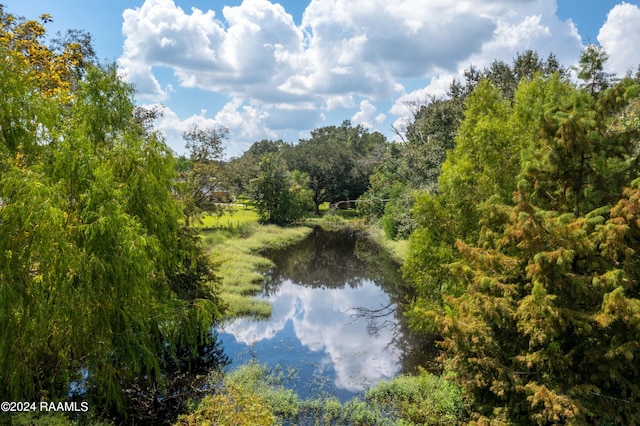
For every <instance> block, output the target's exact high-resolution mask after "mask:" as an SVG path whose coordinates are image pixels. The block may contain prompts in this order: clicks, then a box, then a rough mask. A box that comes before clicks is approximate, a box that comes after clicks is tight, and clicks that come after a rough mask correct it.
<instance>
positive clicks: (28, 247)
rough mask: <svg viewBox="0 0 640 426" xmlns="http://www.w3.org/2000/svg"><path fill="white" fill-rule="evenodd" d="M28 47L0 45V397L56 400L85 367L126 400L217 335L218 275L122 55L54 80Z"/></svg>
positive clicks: (114, 396) (110, 394)
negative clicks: (147, 123)
mask: <svg viewBox="0 0 640 426" xmlns="http://www.w3.org/2000/svg"><path fill="white" fill-rule="evenodd" d="M3 19H7V20H8V21H9V22H12V21H11V19H10V18H7V15H3ZM34 28H37V27H34ZM38 34H39V33H38ZM31 43H34V49H35V51H40V50H41V49H43V48H42V46H40V45H39V44H40V43H41V36H40V35H38V36H37V37H36V38H35V39H31ZM17 46H18V45H17V44H0V51H1V52H2V55H3V57H4V58H10V59H8V60H6V61H2V62H1V63H0V85H2V88H3V89H4V90H6V91H3V93H4V94H5V96H3V97H2V99H0V129H1V131H0V170H1V171H2V175H1V178H0V283H1V284H0V300H1V301H2V303H0V382H2V383H3V386H2V387H0V397H1V398H2V399H4V400H16V401H17V400H38V399H46V400H49V401H56V400H59V399H64V398H67V397H68V394H69V385H70V382H72V381H74V380H78V381H81V382H82V383H83V384H84V386H85V389H86V397H87V398H88V399H89V401H90V403H92V404H94V403H95V404H96V406H98V407H101V408H105V409H111V408H113V409H117V408H120V409H122V407H123V405H124V401H125V394H124V391H125V389H126V388H128V387H129V386H131V385H132V384H133V383H141V382H143V381H145V380H146V381H148V382H149V383H155V384H156V385H157V384H158V382H161V381H162V380H163V379H164V375H163V371H166V370H165V369H166V368H167V366H168V365H169V364H170V363H171V362H172V361H175V360H176V359H177V358H178V356H179V355H178V354H179V353H181V352H182V351H183V350H186V351H187V352H188V353H190V354H192V355H193V354H195V351H196V349H197V347H198V345H199V344H201V343H203V342H205V341H206V340H207V338H208V336H209V330H210V327H211V324H212V322H213V321H214V320H215V319H216V318H219V316H220V304H219V301H218V299H217V295H216V291H215V282H216V278H215V277H214V275H213V271H212V268H211V265H210V264H209V263H208V261H207V259H206V257H205V256H204V254H203V253H202V250H201V248H200V246H199V245H198V243H197V238H196V236H195V235H194V234H193V233H192V232H190V231H189V230H186V229H184V228H183V227H181V225H180V223H181V220H182V218H183V216H182V213H181V210H180V207H179V205H178V204H177V202H176V201H175V199H174V197H173V194H172V187H173V185H174V182H175V174H174V167H175V165H174V160H173V157H172V156H171V154H170V150H169V149H168V147H167V146H166V144H165V143H164V142H163V141H162V140H161V139H159V137H158V135H157V134H156V133H152V132H151V133H150V132H146V131H145V130H144V128H143V127H142V126H141V124H140V121H139V117H137V116H136V114H135V113H134V112H135V110H136V109H135V108H134V106H133V89H132V88H131V87H130V86H128V85H126V84H124V83H123V82H122V81H121V80H120V79H119V78H118V77H117V71H116V67H115V66H104V67H99V66H93V65H86V68H85V70H84V74H83V79H82V80H81V81H75V82H74V83H73V84H69V85H66V84H59V83H56V82H57V80H56V78H55V76H51V75H50V76H48V77H47V78H51V81H52V82H54V83H55V84H54V86H55V90H54V91H52V90H51V88H52V87H53V86H49V85H48V84H46V82H42V81H41V80H40V79H41V74H40V73H41V72H42V69H43V68H41V67H40V66H39V65H38V66H35V65H32V63H31V62H29V61H23V60H18V59H20V56H21V55H23V54H24V51H23V50H21V49H22V48H20V49H18V47H17ZM20 46H22V45H20ZM15 49H18V50H15ZM43 57H44V58H45V59H43V60H45V61H49V60H50V61H56V60H57V59H55V57H54V56H51V57H47V56H46V55H45V56H43ZM47 58H49V59H47ZM49 65H50V66H48V67H44V69H48V70H51V69H55V67H58V66H59V64H49ZM70 100H72V101H70Z"/></svg>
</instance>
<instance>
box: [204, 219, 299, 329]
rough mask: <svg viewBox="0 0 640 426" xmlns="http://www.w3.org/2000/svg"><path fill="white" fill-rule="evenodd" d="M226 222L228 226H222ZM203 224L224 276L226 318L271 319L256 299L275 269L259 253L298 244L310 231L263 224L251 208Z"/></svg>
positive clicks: (206, 241)
mask: <svg viewBox="0 0 640 426" xmlns="http://www.w3.org/2000/svg"><path fill="white" fill-rule="evenodd" d="M225 220H226V221H227V225H226V226H225V225H223V226H219V224H220V223H221V222H224V221H225ZM202 222H203V225H202V227H203V229H202V230H201V235H202V241H203V243H204V245H205V247H207V248H208V249H209V250H210V252H211V256H212V259H213V261H214V263H216V264H217V265H218V274H219V275H220V276H221V277H222V284H221V294H220V296H221V298H222V300H223V301H224V302H225V303H226V305H227V318H234V317H238V316H253V317H258V318H269V317H270V316H271V305H270V304H269V303H268V302H266V301H262V300H258V299H256V298H255V297H254V296H255V295H256V294H257V293H259V292H260V291H261V290H262V283H263V280H264V275H263V273H265V272H266V271H268V269H269V268H271V267H272V266H273V264H272V262H271V261H270V260H269V259H267V258H266V257H264V256H261V255H260V252H261V251H263V250H266V249H271V248H280V247H286V246H288V245H291V244H295V243H296V242H298V241H301V240H302V239H304V238H305V237H306V236H307V235H308V234H309V233H310V232H311V229H310V228H308V227H290V228H283V227H279V226H275V225H260V224H259V223H258V215H257V213H256V212H255V211H254V210H253V209H252V208H250V207H248V208H245V207H236V208H234V209H233V210H232V211H230V212H228V213H226V215H224V216H222V217H221V218H220V219H218V218H216V217H213V218H209V217H205V218H204V219H203V221H202ZM236 224H237V225H236ZM207 225H208V226H207ZM212 225H213V226H212Z"/></svg>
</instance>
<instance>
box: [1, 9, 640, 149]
mask: <svg viewBox="0 0 640 426" xmlns="http://www.w3.org/2000/svg"><path fill="white" fill-rule="evenodd" d="M2 4H4V5H5V8H6V11H7V12H9V13H12V14H14V15H18V16H24V17H26V18H30V19H36V18H37V17H38V16H40V14H43V13H49V14H51V15H52V16H53V19H54V21H53V22H51V23H49V24H47V28H48V30H49V31H50V33H52V34H53V33H55V32H57V31H62V32H64V31H66V30H67V29H80V30H85V31H87V32H89V33H90V34H91V35H92V36H93V40H94V46H95V49H96V52H97V55H98V57H99V58H100V59H102V60H103V61H107V62H115V63H117V65H118V67H119V69H120V72H121V75H122V76H123V78H124V79H125V80H127V81H128V82H130V83H131V84H133V85H134V86H135V88H136V90H137V94H136V102H137V104H139V105H143V106H152V105H161V108H162V111H163V117H162V119H161V120H159V122H158V123H157V125H158V127H159V128H160V129H161V130H162V131H163V133H164V135H165V137H166V139H167V143H168V144H169V145H170V146H171V148H172V149H173V150H174V151H175V152H176V153H177V154H183V153H185V152H186V151H185V147H184V145H185V143H184V141H183V140H182V137H181V135H182V133H183V132H184V130H186V129H187V128H189V127H190V126H192V125H194V124H195V125H198V126H201V127H209V126H213V127H218V126H224V127H227V128H228V129H229V131H230V133H229V139H228V140H227V141H226V142H225V157H226V158H231V157H235V156H239V155H241V154H242V152H244V151H245V150H246V149H248V148H249V146H250V145H251V144H252V143H253V142H255V141H259V140H262V139H273V140H276V139H282V140H284V141H286V142H292V143H295V142H297V141H298V140H300V139H305V138H308V137H309V136H310V131H311V130H313V129H315V128H318V127H322V126H330V125H340V124H341V123H342V122H343V121H344V120H351V122H352V123H353V124H361V125H363V126H365V127H366V128H368V129H369V130H370V131H380V132H381V133H383V134H384V135H385V136H387V138H388V139H389V140H397V139H399V138H398V137H397V136H396V134H395V130H394V129H396V130H399V131H401V130H402V129H403V127H404V126H406V124H407V122H408V121H407V120H409V119H410V117H411V114H410V109H409V108H408V107H407V103H410V102H424V101H425V100H426V99H427V97H428V96H430V95H435V96H444V95H445V94H446V90H447V88H448V87H449V84H450V82H451V81H452V79H453V78H455V77H456V76H460V75H461V74H462V72H463V71H464V70H465V69H466V68H468V67H469V66H470V65H474V66H476V67H483V66H486V65H489V64H490V63H491V62H493V61H494V60H496V59H499V60H503V61H506V62H511V61H512V59H513V58H514V57H515V56H516V55H517V54H518V53H521V52H524V51H526V50H528V49H532V50H535V51H537V52H538V54H539V55H540V57H541V58H546V57H547V55H549V54H550V53H553V54H554V55H556V57H557V58H558V60H559V61H560V63H561V64H563V65H565V66H572V65H575V64H576V63H577V61H578V59H579V56H580V52H581V50H582V49H583V48H584V46H586V45H588V44H591V43H594V44H599V45H601V46H603V47H604V48H605V49H606V50H607V52H608V54H609V56H610V59H609V61H608V63H607V71H609V72H613V73H616V74H617V75H618V76H623V75H624V74H625V73H627V72H628V71H634V72H635V70H636V69H637V67H638V65H639V64H640V48H638V46H640V0H637V1H627V2H620V1H608V0H282V1H280V2H275V1H269V0H235V1H231V0H137V1H129V0H92V1H90V2H77V1H75V0H2Z"/></svg>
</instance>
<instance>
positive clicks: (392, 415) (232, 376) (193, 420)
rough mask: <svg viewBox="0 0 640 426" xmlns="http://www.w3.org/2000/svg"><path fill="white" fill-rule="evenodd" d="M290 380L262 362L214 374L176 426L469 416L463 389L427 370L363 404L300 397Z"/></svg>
mask: <svg viewBox="0 0 640 426" xmlns="http://www.w3.org/2000/svg"><path fill="white" fill-rule="evenodd" d="M289 373H291V372H289ZM285 381H286V377H285V375H284V373H283V372H282V371H275V372H274V371H270V370H269V369H268V368H267V367H265V366H264V365H261V364H258V363H250V364H247V365H244V366H242V367H240V368H239V369H237V370H235V371H233V372H231V373H229V374H228V375H226V376H224V377H221V376H218V375H216V376H213V377H212V387H213V388H214V389H215V390H216V391H215V394H213V395H210V396H207V397H205V398H204V399H203V400H201V401H200V402H199V404H198V405H197V407H196V408H195V410H194V412H193V413H192V414H189V415H184V416H181V417H180V419H179V422H178V423H177V424H178V425H180V426H184V425H195V424H198V425H202V424H220V425H227V424H229V425H230V424H252V425H272V424H298V425H353V426H369V425H389V426H392V425H394V426H409V425H422V424H429V425H456V424H461V423H462V421H463V420H464V418H465V412H464V409H463V402H462V392H461V390H460V388H458V387H457V386H456V385H455V384H453V383H451V382H448V381H446V380H444V379H442V378H440V377H437V376H433V375H431V374H428V373H426V372H423V373H421V374H420V375H419V376H415V377H413V376H400V377H397V378H395V379H392V380H390V381H388V382H382V383H379V384H378V385H377V386H375V387H373V388H372V389H370V390H369V391H367V393H366V396H365V399H364V400H362V399H359V398H355V399H353V400H350V401H347V402H344V403H342V402H340V401H339V400H338V399H337V398H336V397H333V396H329V395H323V396H318V397H314V398H310V399H301V398H300V397H299V396H298V395H297V394H296V393H295V392H294V391H292V390H291V389H286V388H285V387H284V386H283V383H284V382H285ZM207 422H215V423H207Z"/></svg>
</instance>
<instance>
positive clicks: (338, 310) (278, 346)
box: [220, 278, 400, 393]
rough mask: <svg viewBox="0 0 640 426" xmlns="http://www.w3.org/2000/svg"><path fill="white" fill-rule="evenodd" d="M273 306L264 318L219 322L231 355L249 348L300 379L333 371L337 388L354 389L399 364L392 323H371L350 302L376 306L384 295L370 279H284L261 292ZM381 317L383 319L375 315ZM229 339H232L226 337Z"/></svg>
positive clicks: (386, 299)
mask: <svg viewBox="0 0 640 426" xmlns="http://www.w3.org/2000/svg"><path fill="white" fill-rule="evenodd" d="M264 299H265V300H268V301H269V302H270V303H271V305H272V307H273V310H272V312H273V314H272V317H271V319H270V320H269V321H260V320H253V319H248V318H240V319H237V320H234V321H232V322H229V323H227V324H225V325H224V326H223V327H222V328H221V329H220V337H221V338H222V340H223V342H224V346H225V352H226V353H227V354H228V355H229V356H230V357H231V358H232V359H235V360H236V361H237V359H238V357H241V355H242V354H243V353H251V354H252V355H253V356H255V358H256V359H257V360H258V361H259V362H261V363H264V364H267V365H270V366H274V365H276V364H279V365H280V366H281V367H283V368H288V367H294V368H296V369H297V370H298V374H299V375H300V379H301V380H302V381H305V382H309V379H310V378H309V377H304V376H305V375H313V377H315V378H316V379H318V378H324V380H326V379H327V375H329V374H331V373H332V372H334V374H335V378H334V379H333V385H334V386H335V388H336V389H338V390H344V391H348V392H351V393H357V392H360V391H362V390H364V389H366V388H368V387H369V386H371V385H372V384H375V383H377V382H379V381H380V380H382V379H385V378H389V377H393V376H394V375H396V374H397V372H398V371H399V370H400V353H399V350H398V349H397V348H396V347H395V346H393V345H392V344H391V342H392V339H393V337H394V336H393V330H392V327H382V328H380V327H376V326H379V325H380V324H371V321H376V320H371V319H367V318H362V317H358V316H357V310H356V309H355V308H366V309H370V310H377V309H380V308H381V307H383V306H386V305H388V304H389V297H388V296H387V295H386V294H385V293H384V292H383V291H382V290H381V289H380V288H379V287H378V286H377V285H376V284H375V283H374V282H373V281H371V280H368V279H365V278H363V279H361V281H360V285H359V286H356V287H350V286H345V287H343V288H329V289H328V288H321V287H320V288H311V287H304V286H300V285H296V284H293V283H292V282H291V281H290V280H284V281H283V282H282V284H281V286H280V287H279V289H278V291H277V292H275V293H274V294H272V295H270V296H268V297H264ZM377 321H384V319H377ZM231 340H235V342H232V341H231Z"/></svg>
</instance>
